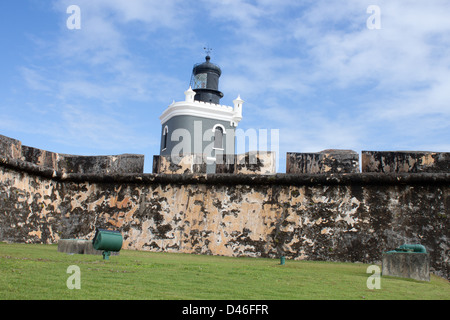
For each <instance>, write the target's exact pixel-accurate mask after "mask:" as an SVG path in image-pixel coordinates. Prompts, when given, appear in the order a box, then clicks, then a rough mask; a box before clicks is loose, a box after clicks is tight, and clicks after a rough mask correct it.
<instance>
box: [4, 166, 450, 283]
mask: <svg viewBox="0 0 450 320" xmlns="http://www.w3.org/2000/svg"><path fill="white" fill-rule="evenodd" d="M449 182H450V174H449V173H440V174H433V173H417V174H374V173H348V174H331V175H330V174H320V173H319V174H277V175H254V174H252V175H249V174H247V175H230V174H215V175H192V174H186V175H180V174H171V175H159V174H108V175H105V174H80V173H78V174H74V173H65V174H63V173H61V172H59V171H55V170H53V169H51V168H45V167H42V166H37V165H35V164H32V163H28V162H24V161H21V160H19V159H11V158H7V157H0V240H2V241H13V242H28V243H31V242H36V243H56V242H58V240H59V239H67V238H78V239H92V238H93V236H94V233H95V228H96V227H100V228H110V229H114V230H119V231H121V232H122V234H123V236H124V244H123V248H127V249H139V250H152V251H170V252H185V253H202V254H214V255H227V256H253V257H278V255H279V254H284V255H286V256H287V257H288V258H291V259H309V260H329V261H360V262H366V263H375V262H380V261H381V255H382V252H383V251H387V250H391V249H393V248H396V247H398V246H399V245H402V244H404V243H420V244H423V245H424V246H425V247H426V248H427V250H428V252H429V253H430V261H431V267H432V268H433V269H434V272H435V273H437V274H439V275H441V276H444V277H447V278H449V277H450V270H449V247H450V244H449V238H450V234H449V232H450V231H449V230H450V228H449V219H450V218H449V206H450V197H449V192H450V191H449V190H450V183H449Z"/></svg>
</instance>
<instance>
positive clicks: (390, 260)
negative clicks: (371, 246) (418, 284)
mask: <svg viewBox="0 0 450 320" xmlns="http://www.w3.org/2000/svg"><path fill="white" fill-rule="evenodd" d="M381 273H382V275H383V276H393V277H401V278H410V279H415V280H420V281H430V256H429V254H428V253H411V252H390V253H383V255H382V271H381Z"/></svg>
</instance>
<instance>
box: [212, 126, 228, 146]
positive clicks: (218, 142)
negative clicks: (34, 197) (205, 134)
mask: <svg viewBox="0 0 450 320" xmlns="http://www.w3.org/2000/svg"><path fill="white" fill-rule="evenodd" d="M213 131H214V149H221V150H223V135H224V133H225V128H224V127H223V126H222V125H220V124H216V125H215V126H214V129H213Z"/></svg>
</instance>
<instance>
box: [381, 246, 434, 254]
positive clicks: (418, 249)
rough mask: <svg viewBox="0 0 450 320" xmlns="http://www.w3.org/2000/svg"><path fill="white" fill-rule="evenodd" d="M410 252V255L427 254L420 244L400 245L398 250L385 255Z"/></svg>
mask: <svg viewBox="0 0 450 320" xmlns="http://www.w3.org/2000/svg"><path fill="white" fill-rule="evenodd" d="M396 252H410V253H427V249H426V248H425V247H424V246H423V245H421V244H402V245H401V246H399V247H398V248H395V249H394V250H392V251H388V252H386V253H396Z"/></svg>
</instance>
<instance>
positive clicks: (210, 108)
mask: <svg viewBox="0 0 450 320" xmlns="http://www.w3.org/2000/svg"><path fill="white" fill-rule="evenodd" d="M175 116H194V117H201V118H208V119H215V120H222V121H228V122H230V123H234V124H235V125H236V126H237V123H238V122H239V121H240V120H241V118H242V116H240V115H239V114H237V112H235V110H234V109H233V108H232V107H229V106H224V105H218V104H214V103H207V102H201V101H192V102H190V101H189V102H188V101H180V102H175V103H172V104H171V105H170V106H169V107H168V108H167V109H166V110H165V111H164V112H163V113H162V115H161V116H160V117H159V119H160V120H161V124H164V123H165V122H167V121H168V120H170V119H171V118H173V117H175Z"/></svg>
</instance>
